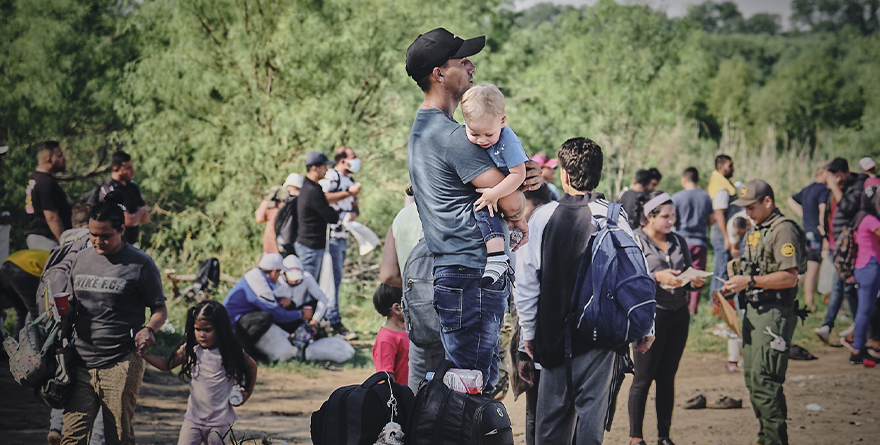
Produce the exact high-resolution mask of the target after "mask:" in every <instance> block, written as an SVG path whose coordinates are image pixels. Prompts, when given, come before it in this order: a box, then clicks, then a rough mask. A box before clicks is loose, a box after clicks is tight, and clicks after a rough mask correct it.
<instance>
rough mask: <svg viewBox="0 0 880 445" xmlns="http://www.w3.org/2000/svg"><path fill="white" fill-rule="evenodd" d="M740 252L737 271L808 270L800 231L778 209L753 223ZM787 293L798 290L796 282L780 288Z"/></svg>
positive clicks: (758, 273) (793, 292) (769, 272)
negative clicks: (787, 287) (794, 284)
mask: <svg viewBox="0 0 880 445" xmlns="http://www.w3.org/2000/svg"><path fill="white" fill-rule="evenodd" d="M744 238H745V239H744V241H743V248H742V254H741V255H740V269H739V270H740V271H741V272H740V273H742V274H743V275H750V274H754V275H769V274H771V273H773V272H778V271H781V270H789V269H792V268H794V269H797V271H798V273H804V272H806V270H807V255H806V248H805V241H804V235H803V231H802V230H801V229H800V227H799V226H798V225H797V223H795V222H794V221H792V220H790V219H787V218H785V217H784V216H783V215H782V213H781V212H780V211H779V209H775V210H773V213H771V214H770V216H769V217H767V219H765V220H764V221H762V222H761V224H756V225H755V226H753V227H752V228H751V229H750V230H749V231H748V232H747V233H746V235H745V237H744ZM780 292H782V293H783V294H784V296H786V297H789V298H791V297H793V296H794V295H795V294H797V286H795V287H792V288H789V289H783V290H780Z"/></svg>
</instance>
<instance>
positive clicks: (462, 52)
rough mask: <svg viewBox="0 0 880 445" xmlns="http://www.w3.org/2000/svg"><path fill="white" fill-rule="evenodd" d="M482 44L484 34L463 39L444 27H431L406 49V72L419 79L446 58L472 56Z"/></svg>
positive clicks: (483, 44)
mask: <svg viewBox="0 0 880 445" xmlns="http://www.w3.org/2000/svg"><path fill="white" fill-rule="evenodd" d="M484 46H486V36H480V37H474V38H472V39H467V40H464V39H462V38H461V37H458V36H456V35H455V34H453V33H451V32H449V31H447V30H446V29H444V28H437V29H432V30H430V31H428V32H426V33H424V34H422V35H420V36H418V37H417V38H416V40H415V41H414V42H413V43H412V45H410V46H409V48H407V49H406V73H407V74H409V77H412V78H413V79H414V80H420V79H422V78H424V77H425V76H427V75H428V74H431V71H434V68H435V67H438V66H440V65H443V64H444V63H446V61H447V60H449V59H461V58H464V57H470V56H473V55H474V54H476V53H478V52H480V51H481V50H482V49H483V47H484Z"/></svg>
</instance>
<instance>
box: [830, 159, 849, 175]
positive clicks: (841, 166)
mask: <svg viewBox="0 0 880 445" xmlns="http://www.w3.org/2000/svg"><path fill="white" fill-rule="evenodd" d="M828 171H830V172H831V173H840V172H844V173H849V162H846V159H843V158H834V159H833V160H832V161H831V163H830V164H828Z"/></svg>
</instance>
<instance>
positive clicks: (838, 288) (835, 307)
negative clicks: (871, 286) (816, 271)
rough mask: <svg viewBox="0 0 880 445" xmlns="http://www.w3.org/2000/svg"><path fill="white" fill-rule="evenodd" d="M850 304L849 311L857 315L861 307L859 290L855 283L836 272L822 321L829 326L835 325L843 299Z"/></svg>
mask: <svg viewBox="0 0 880 445" xmlns="http://www.w3.org/2000/svg"><path fill="white" fill-rule="evenodd" d="M844 299H846V304H848V305H849V312H850V313H851V314H853V317H855V315H856V313H857V311H858V307H859V297H858V291H856V285H855V283H847V282H846V281H844V279H843V278H840V275H838V274H837V272H834V279H833V280H831V296H830V297H828V309H827V310H826V311H825V321H824V322H823V323H822V324H823V325H824V326H828V327H829V328H833V327H834V320H835V319H836V318H837V313H838V312H839V311H840V306H841V305H843V300H844Z"/></svg>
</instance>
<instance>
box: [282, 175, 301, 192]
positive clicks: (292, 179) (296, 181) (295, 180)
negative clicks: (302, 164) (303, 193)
mask: <svg viewBox="0 0 880 445" xmlns="http://www.w3.org/2000/svg"><path fill="white" fill-rule="evenodd" d="M288 185H292V186H294V187H296V188H298V189H299V188H302V186H303V177H302V175H301V174H299V173H291V174H289V175H287V179H285V180H284V184H281V186H282V187H287V186H288Z"/></svg>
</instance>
